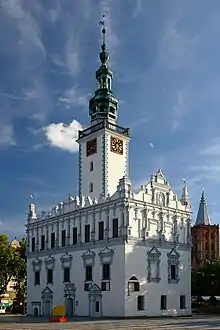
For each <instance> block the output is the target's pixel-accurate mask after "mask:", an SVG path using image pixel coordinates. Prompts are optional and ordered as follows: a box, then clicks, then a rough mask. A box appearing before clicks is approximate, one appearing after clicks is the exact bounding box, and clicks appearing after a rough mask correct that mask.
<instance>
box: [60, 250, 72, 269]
mask: <svg viewBox="0 0 220 330" xmlns="http://www.w3.org/2000/svg"><path fill="white" fill-rule="evenodd" d="M72 259H73V256H72V255H71V254H68V253H67V252H66V253H65V254H63V255H62V256H61V258H60V261H61V263H62V268H65V267H71V263H72Z"/></svg>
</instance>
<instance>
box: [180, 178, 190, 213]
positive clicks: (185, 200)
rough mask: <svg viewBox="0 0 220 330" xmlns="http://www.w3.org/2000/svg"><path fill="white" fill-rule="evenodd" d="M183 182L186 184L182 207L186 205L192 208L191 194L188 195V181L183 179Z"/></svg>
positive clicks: (183, 191)
mask: <svg viewBox="0 0 220 330" xmlns="http://www.w3.org/2000/svg"><path fill="white" fill-rule="evenodd" d="M183 182H184V186H183V190H182V196H181V203H182V205H184V206H186V207H190V200H189V193H188V187H187V181H186V179H183Z"/></svg>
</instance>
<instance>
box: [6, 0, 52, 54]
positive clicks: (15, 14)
mask: <svg viewBox="0 0 220 330" xmlns="http://www.w3.org/2000/svg"><path fill="white" fill-rule="evenodd" d="M1 5H2V7H3V9H4V10H5V12H6V13H7V14H8V15H9V16H10V17H11V18H12V19H13V20H15V21H16V24H17V28H18V30H19V32H20V35H21V39H20V41H19V44H20V45H21V46H22V47H21V49H22V48H24V47H25V49H23V52H28V53H29V51H30V47H31V46H34V47H36V48H38V49H39V50H40V51H41V53H42V55H43V56H44V57H45V55H46V51H45V48H44V45H43V43H42V41H41V38H40V34H41V31H40V29H39V26H38V25H37V23H36V20H35V19H34V17H33V16H32V15H31V13H30V12H29V11H28V10H25V9H24V6H23V3H22V1H20V0H2V2H1Z"/></svg>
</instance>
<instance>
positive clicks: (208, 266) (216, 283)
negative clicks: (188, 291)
mask: <svg viewBox="0 0 220 330" xmlns="http://www.w3.org/2000/svg"><path fill="white" fill-rule="evenodd" d="M192 295H193V296H219V295H220V260H216V261H215V262H211V263H208V262H206V263H204V265H203V266H202V267H201V268H200V269H198V271H193V272H192Z"/></svg>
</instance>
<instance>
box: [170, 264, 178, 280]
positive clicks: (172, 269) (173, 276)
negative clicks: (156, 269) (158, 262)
mask: <svg viewBox="0 0 220 330" xmlns="http://www.w3.org/2000/svg"><path fill="white" fill-rule="evenodd" d="M176 275H177V274H176V265H171V266H170V277H171V280H176V277H177V276H176Z"/></svg>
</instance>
